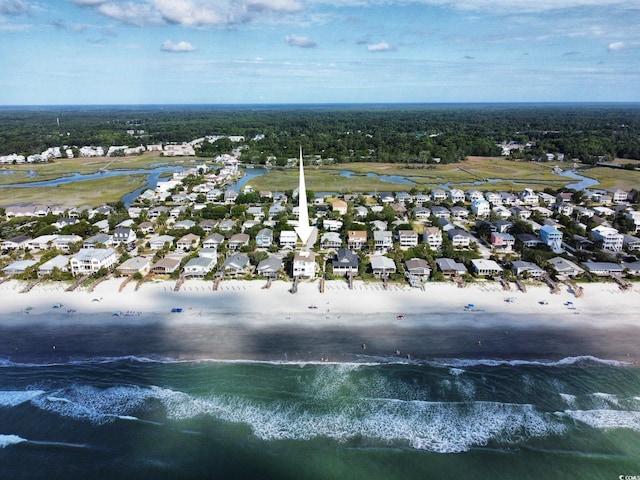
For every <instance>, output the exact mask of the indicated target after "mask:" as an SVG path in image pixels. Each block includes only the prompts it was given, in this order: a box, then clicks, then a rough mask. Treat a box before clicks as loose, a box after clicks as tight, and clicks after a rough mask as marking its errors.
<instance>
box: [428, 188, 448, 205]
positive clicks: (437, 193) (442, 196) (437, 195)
mask: <svg viewBox="0 0 640 480" xmlns="http://www.w3.org/2000/svg"><path fill="white" fill-rule="evenodd" d="M431 198H433V201H434V202H441V201H443V200H446V199H447V192H445V191H444V190H442V189H440V188H436V189H434V190H431Z"/></svg>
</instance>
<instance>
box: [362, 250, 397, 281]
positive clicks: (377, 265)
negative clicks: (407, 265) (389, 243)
mask: <svg viewBox="0 0 640 480" xmlns="http://www.w3.org/2000/svg"><path fill="white" fill-rule="evenodd" d="M369 258H370V260H371V270H372V271H373V274H374V275H375V276H376V277H388V276H389V275H391V274H392V273H396V262H394V261H393V259H391V258H389V257H385V256H384V255H371V256H370V257H369Z"/></svg>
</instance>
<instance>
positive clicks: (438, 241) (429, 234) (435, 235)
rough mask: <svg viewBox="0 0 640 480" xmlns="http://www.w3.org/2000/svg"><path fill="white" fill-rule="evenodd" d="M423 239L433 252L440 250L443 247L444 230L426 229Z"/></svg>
mask: <svg viewBox="0 0 640 480" xmlns="http://www.w3.org/2000/svg"><path fill="white" fill-rule="evenodd" d="M422 238H423V240H424V241H425V242H427V243H428V244H429V248H431V249H432V250H440V247H442V230H440V229H439V228H438V227H426V228H425V229H424V231H423V232H422Z"/></svg>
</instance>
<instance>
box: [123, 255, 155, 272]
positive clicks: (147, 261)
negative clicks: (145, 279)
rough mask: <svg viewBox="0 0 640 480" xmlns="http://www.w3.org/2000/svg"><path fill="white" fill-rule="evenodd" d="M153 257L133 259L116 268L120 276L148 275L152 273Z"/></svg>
mask: <svg viewBox="0 0 640 480" xmlns="http://www.w3.org/2000/svg"><path fill="white" fill-rule="evenodd" d="M151 260H152V258H151V257H131V258H128V259H127V260H125V261H124V262H123V263H122V264H121V265H118V266H117V267H116V271H117V272H118V273H119V274H120V275H135V274H136V273H139V274H141V275H146V274H147V273H149V272H150V271H151Z"/></svg>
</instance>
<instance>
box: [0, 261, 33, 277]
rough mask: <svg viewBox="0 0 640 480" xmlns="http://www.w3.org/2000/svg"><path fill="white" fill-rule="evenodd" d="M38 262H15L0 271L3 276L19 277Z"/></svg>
mask: <svg viewBox="0 0 640 480" xmlns="http://www.w3.org/2000/svg"><path fill="white" fill-rule="evenodd" d="M37 263H38V262H37V261H35V260H17V261H15V262H11V263H10V264H9V265H7V266H6V267H4V268H3V269H2V271H3V272H4V273H5V275H8V276H11V275H20V274H21V273H24V272H25V271H26V270H27V269H28V268H29V267H33V266H34V265H36V264H37Z"/></svg>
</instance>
